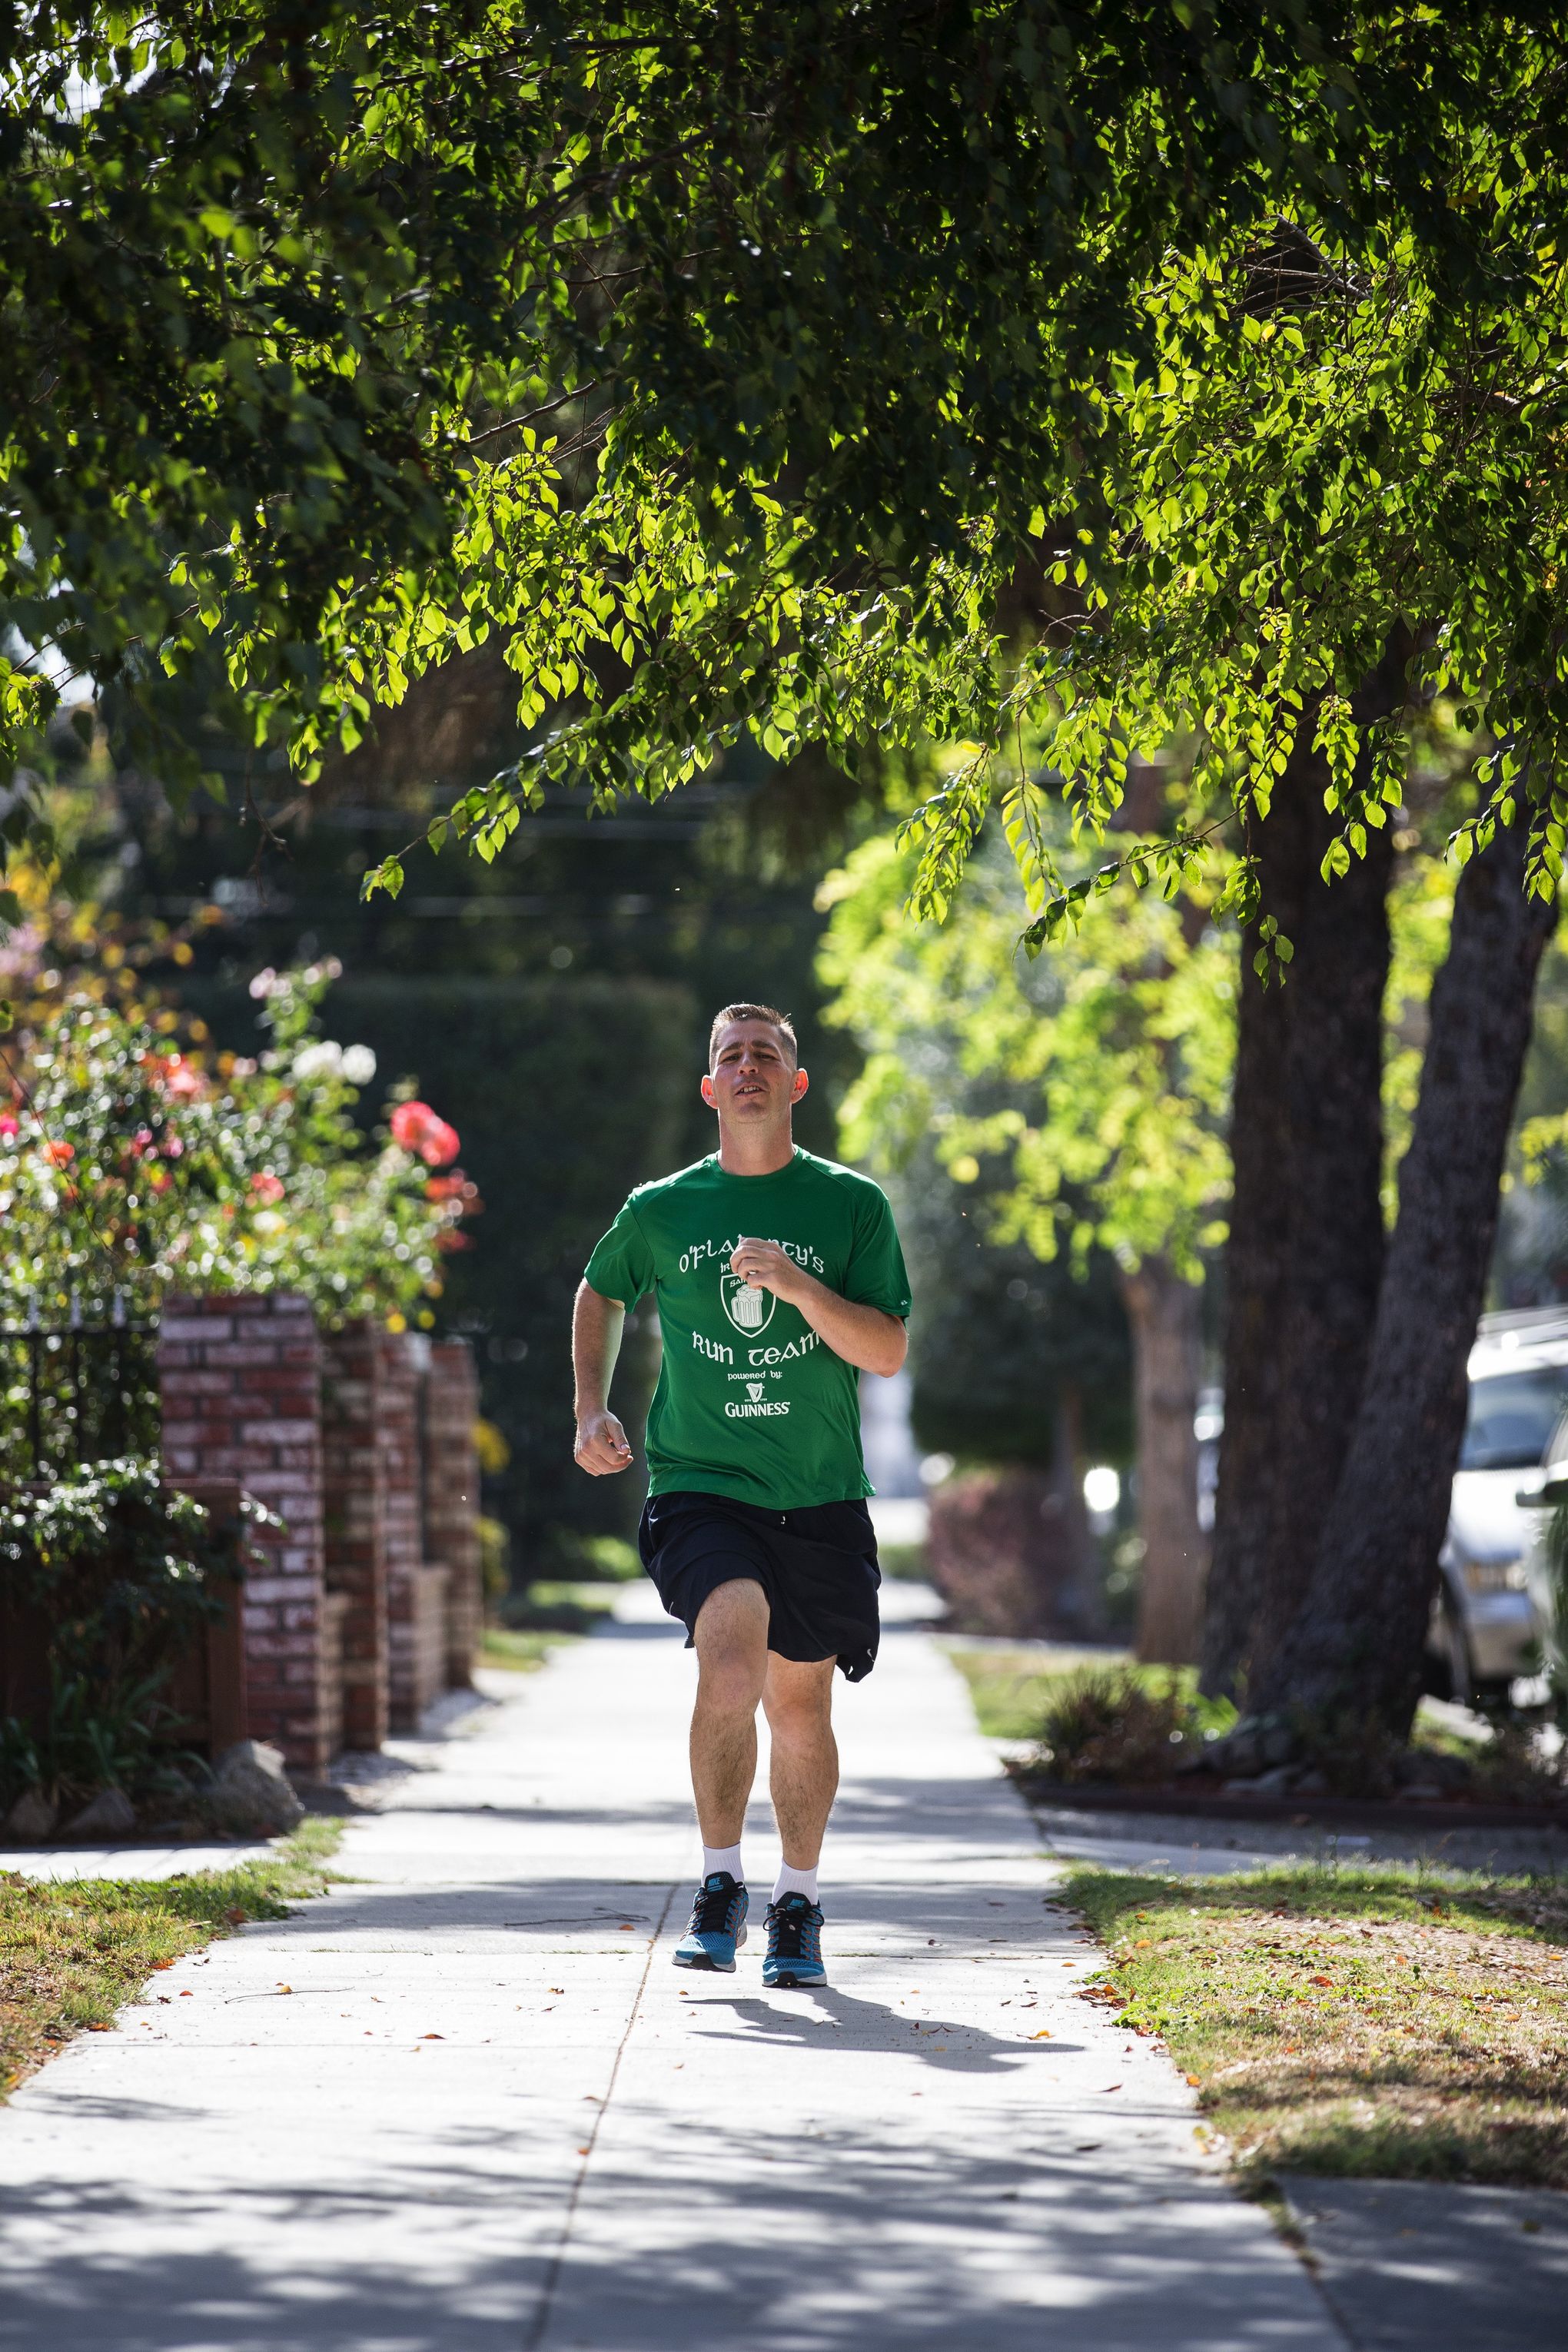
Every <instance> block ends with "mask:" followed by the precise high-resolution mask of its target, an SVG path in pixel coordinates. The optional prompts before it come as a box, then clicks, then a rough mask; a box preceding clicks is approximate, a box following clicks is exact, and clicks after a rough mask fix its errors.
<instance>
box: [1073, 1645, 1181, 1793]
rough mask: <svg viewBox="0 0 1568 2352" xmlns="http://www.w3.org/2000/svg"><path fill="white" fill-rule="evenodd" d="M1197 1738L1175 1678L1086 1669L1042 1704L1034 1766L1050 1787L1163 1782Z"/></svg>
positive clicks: (1115, 1669)
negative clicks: (1097, 1782)
mask: <svg viewBox="0 0 1568 2352" xmlns="http://www.w3.org/2000/svg"><path fill="white" fill-rule="evenodd" d="M1196 1732H1197V1725H1196V1722H1195V1719H1194V1706H1193V1704H1192V1702H1191V1701H1190V1700H1188V1699H1187V1698H1185V1697H1184V1695H1183V1692H1182V1687H1181V1682H1180V1678H1179V1677H1178V1676H1177V1675H1149V1674H1147V1673H1145V1674H1139V1673H1137V1672H1136V1671H1135V1670H1133V1669H1132V1668H1131V1667H1126V1666H1086V1667H1084V1668H1083V1669H1082V1670H1081V1671H1080V1672H1079V1673H1077V1674H1071V1675H1062V1677H1061V1679H1060V1682H1059V1684H1058V1686H1057V1687H1056V1688H1055V1689H1053V1690H1052V1691H1051V1692H1050V1694H1049V1696H1047V1701H1046V1706H1045V1712H1044V1715H1043V1717H1041V1722H1040V1748H1039V1756H1038V1759H1037V1761H1038V1764H1039V1767H1040V1768H1041V1769H1043V1770H1045V1771H1046V1772H1047V1773H1048V1775H1049V1777H1050V1779H1052V1780H1063V1781H1069V1782H1070V1781H1081V1780H1166V1779H1168V1778H1169V1776H1170V1774H1171V1772H1172V1771H1173V1769H1174V1767H1175V1764H1176V1760H1177V1759H1178V1757H1180V1756H1181V1755H1182V1754H1183V1753H1184V1751H1185V1749H1186V1747H1187V1743H1188V1741H1189V1740H1190V1739H1191V1738H1194V1736H1195V1735H1196Z"/></svg>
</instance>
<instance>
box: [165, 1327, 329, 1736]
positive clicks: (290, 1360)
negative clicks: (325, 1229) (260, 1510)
mask: <svg viewBox="0 0 1568 2352" xmlns="http://www.w3.org/2000/svg"><path fill="white" fill-rule="evenodd" d="M158 1378H159V1386H160V1388H161V1390H162V1393H163V1466H164V1471H165V1475H167V1477H168V1479H169V1481H170V1483H171V1484H172V1485H174V1486H185V1485H187V1484H189V1483H192V1482H207V1481H211V1480H214V1479H221V1480H229V1479H232V1480H235V1481H237V1483H238V1484H239V1485H240V1486H244V1487H245V1488H246V1489H247V1491H248V1492H249V1493H250V1494H252V1495H254V1496H256V1498H257V1500H258V1502H261V1503H265V1504H266V1505H267V1507H268V1509H269V1510H272V1511H276V1512H277V1513H278V1514H279V1517H281V1518H282V1519H283V1520H284V1521H285V1522H286V1526H285V1527H284V1528H283V1529H282V1530H281V1531H280V1532H279V1531H273V1530H263V1531H262V1532H261V1533H260V1535H259V1536H258V1550H259V1552H260V1554H261V1556H262V1557H261V1562H260V1564H259V1565H258V1567H257V1568H256V1569H255V1570H253V1571H252V1573H251V1575H250V1576H249V1578H248V1579H247V1583H246V1588H245V1649H246V1717H247V1724H248V1727H249V1732H250V1736H251V1738H253V1739H266V1740H270V1741H272V1742H273V1743H274V1745H275V1746H277V1747H279V1748H281V1749H282V1750H283V1753H284V1755H285V1756H286V1757H287V1758H288V1759H289V1763H290V1764H291V1765H293V1766H294V1767H295V1768H296V1769H300V1770H302V1771H307V1772H311V1771H320V1770H321V1768H322V1766H323V1765H325V1764H326V1763H327V1761H328V1760H329V1750H330V1744H331V1733H332V1724H333V1717H334V1716H335V1714H336V1712H337V1709H336V1705H335V1696H334V1695H333V1694H331V1693H330V1692H329V1691H328V1688H327V1677H328V1673H329V1669H330V1661H329V1659H328V1656H327V1654H326V1646H325V1643H324V1641H323V1622H322V1602H323V1598H324V1591H325V1585H324V1573H323V1571H324V1554H323V1524H322V1455H321V1341H320V1339H319V1336H318V1334H317V1330H316V1322H315V1318H314V1316H313V1315H312V1313H311V1311H310V1305H309V1302H308V1301H307V1300H305V1299H303V1298H300V1297H295V1296H293V1295H292V1294H290V1293H288V1292H274V1293H270V1294H268V1295H267V1296H265V1297H233V1298H172V1299H170V1300H169V1301H168V1302H167V1303H166V1305H165V1307H164V1308H163V1317H162V1319H161V1321H160V1324H159V1331H158Z"/></svg>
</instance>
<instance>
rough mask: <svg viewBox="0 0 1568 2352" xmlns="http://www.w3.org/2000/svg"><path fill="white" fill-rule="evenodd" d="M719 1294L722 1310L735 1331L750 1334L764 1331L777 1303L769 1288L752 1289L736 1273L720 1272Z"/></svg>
mask: <svg viewBox="0 0 1568 2352" xmlns="http://www.w3.org/2000/svg"><path fill="white" fill-rule="evenodd" d="M719 1295H720V1297H721V1298H722V1299H723V1301H724V1312H725V1314H726V1315H727V1316H728V1317H729V1318H730V1320H731V1323H732V1324H733V1325H734V1327H735V1328H736V1330H737V1331H744V1332H745V1333H747V1335H748V1336H750V1335H751V1334H752V1333H753V1332H757V1331H765V1330H766V1328H767V1327H768V1325H769V1324H770V1323H771V1322H772V1320H773V1308H774V1307H776V1306H777V1305H778V1300H777V1299H776V1298H775V1297H774V1296H773V1292H772V1291H771V1290H753V1289H752V1286H751V1284H750V1283H749V1282H747V1281H745V1280H744V1279H743V1278H742V1276H740V1275H738V1274H721V1276H719Z"/></svg>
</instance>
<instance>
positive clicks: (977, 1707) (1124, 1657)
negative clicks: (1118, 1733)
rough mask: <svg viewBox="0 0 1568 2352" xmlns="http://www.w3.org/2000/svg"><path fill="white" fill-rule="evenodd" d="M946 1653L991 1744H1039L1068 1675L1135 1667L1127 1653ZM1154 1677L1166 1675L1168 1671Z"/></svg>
mask: <svg viewBox="0 0 1568 2352" xmlns="http://www.w3.org/2000/svg"><path fill="white" fill-rule="evenodd" d="M942 1647H943V1648H944V1649H945V1650H946V1652H947V1654H948V1656H949V1657H950V1658H951V1659H952V1663H953V1664H954V1665H955V1666H956V1667H957V1668H958V1671H959V1673H960V1674H961V1675H963V1679H964V1681H965V1682H966V1683H967V1684H968V1685H969V1695H970V1697H971V1698H972V1699H973V1701H974V1714H975V1719H976V1720H977V1722H978V1723H979V1726H980V1728H981V1730H982V1731H983V1732H984V1734H985V1736H986V1738H988V1739H1037V1738H1039V1735H1040V1718H1041V1717H1042V1716H1043V1715H1044V1713H1045V1707H1046V1699H1047V1694H1048V1693H1049V1690H1050V1686H1051V1685H1052V1684H1053V1683H1058V1682H1059V1681H1060V1680H1061V1677H1062V1676H1063V1675H1071V1674H1077V1673H1079V1671H1080V1670H1081V1669H1082V1668H1083V1667H1085V1666H1125V1665H1131V1662H1132V1661H1131V1653H1130V1652H1129V1651H1126V1650H1073V1649H1068V1647H1066V1646H1065V1645H1064V1646H1063V1647H1062V1648H1061V1649H1059V1650H1016V1649H1011V1648H1009V1647H1008V1645H1007V1643H1005V1642H998V1643H995V1644H994V1645H993V1644H990V1643H988V1644H987V1645H986V1647H985V1648H984V1649H983V1650H982V1649H973V1650H972V1649H970V1648H968V1647H967V1646H960V1645H959V1644H957V1643H943V1644H942ZM1152 1671H1153V1672H1155V1673H1156V1674H1159V1675H1163V1674H1164V1671H1165V1670H1164V1669H1163V1667H1156V1668H1154V1669H1153V1670H1152Z"/></svg>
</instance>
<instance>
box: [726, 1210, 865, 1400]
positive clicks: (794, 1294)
mask: <svg viewBox="0 0 1568 2352" xmlns="http://www.w3.org/2000/svg"><path fill="white" fill-rule="evenodd" d="M730 1270H731V1273H732V1274H738V1275H739V1276H741V1277H742V1281H744V1282H746V1283H748V1284H749V1285H750V1286H751V1287H752V1289H753V1290H771V1291H773V1293H774V1294H775V1295H776V1296H777V1297H780V1298H785V1299H787V1300H788V1301H789V1303H790V1305H791V1306H792V1307H798V1309H799V1310H800V1312H801V1314H802V1315H803V1316H804V1317H805V1320H806V1321H807V1322H808V1323H809V1324H810V1326H811V1328H812V1329H813V1330H814V1331H815V1332H816V1336H817V1338H818V1339H823V1340H826V1344H827V1345H828V1347H830V1348H831V1349H832V1350H833V1352H834V1354H835V1355H836V1356H842V1357H843V1359H844V1360H845V1362H846V1363H847V1364H853V1365H854V1366H855V1368H856V1370H858V1371H862V1372H880V1373H881V1375H882V1377H883V1379H884V1380H887V1379H889V1378H890V1377H891V1375H892V1374H893V1373H894V1372H896V1371H897V1370H898V1369H899V1367H900V1364H901V1363H902V1362H903V1360H904V1353H905V1350H906V1349H907V1348H908V1346H909V1339H908V1335H907V1334H906V1332H905V1330H904V1327H903V1324H902V1323H901V1322H900V1319H899V1318H898V1317H897V1316H896V1315H889V1314H888V1313H887V1312H886V1311H885V1309H884V1308H882V1307H863V1306H860V1305H859V1304H858V1302H857V1301H855V1300H854V1299H850V1298H842V1297H840V1296H839V1294H838V1292H837V1290H829V1289H828V1287H827V1285H826V1283H825V1282H818V1280H817V1278H816V1276H815V1275H814V1274H807V1272H806V1270H805V1266H803V1265H796V1264H795V1260H794V1258H793V1257H791V1256H790V1255H789V1253H788V1251H787V1250H782V1249H780V1247H779V1245H778V1244H777V1243H776V1242H753V1241H739V1242H737V1243H736V1244H735V1246H734V1248H733V1250H732V1251H731V1254H730Z"/></svg>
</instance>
